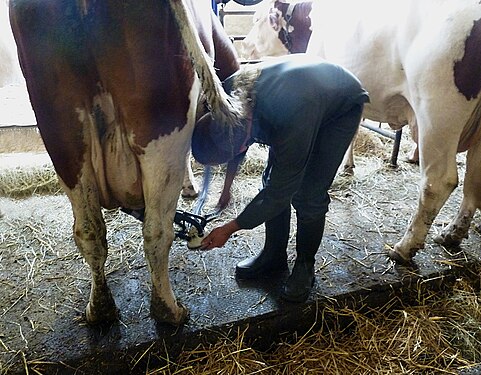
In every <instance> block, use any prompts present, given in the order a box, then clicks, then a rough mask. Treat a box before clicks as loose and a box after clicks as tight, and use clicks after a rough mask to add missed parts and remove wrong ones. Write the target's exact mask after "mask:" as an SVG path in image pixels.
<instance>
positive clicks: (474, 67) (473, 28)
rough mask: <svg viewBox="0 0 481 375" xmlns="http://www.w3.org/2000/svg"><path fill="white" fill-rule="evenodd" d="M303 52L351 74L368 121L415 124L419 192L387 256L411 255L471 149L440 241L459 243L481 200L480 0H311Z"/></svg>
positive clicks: (406, 258) (400, 258) (404, 258)
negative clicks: (460, 192)
mask: <svg viewBox="0 0 481 375" xmlns="http://www.w3.org/2000/svg"><path fill="white" fill-rule="evenodd" d="M311 20H312V35H311V39H310V42H309V46H308V49H307V52H308V53H312V54H316V55H321V56H323V57H325V58H326V59H328V60H330V61H333V62H336V63H338V64H341V65H343V66H344V67H346V68H347V69H349V70H351V71H352V72H353V73H354V74H356V75H357V76H358V77H359V79H360V80H361V82H362V83H363V85H364V86H365V88H366V89H367V90H368V91H369V94H370V97H371V103H370V104H368V105H366V107H365V116H366V117H367V118H369V119H372V120H375V121H381V122H387V123H389V124H390V125H391V126H392V127H394V128H398V127H401V126H403V125H405V124H406V123H408V122H409V123H411V124H415V125H417V128H418V143H419V159H420V169H421V181H420V185H421V192H420V197H419V204H418V208H417V210H416V213H415V215H414V217H413V219H412V221H411V223H410V225H409V227H408V229H407V231H406V233H405V234H404V237H403V238H402V240H401V241H400V242H398V243H397V244H396V245H395V246H394V249H393V250H392V251H390V253H389V255H390V256H391V258H393V259H395V260H397V261H404V262H406V261H410V260H411V259H412V257H413V256H414V255H415V254H416V252H417V250H418V249H420V248H423V247H424V242H425V239H426V235H427V233H428V231H429V228H430V226H431V224H432V222H433V220H434V219H435V217H436V216H437V214H438V212H439V210H440V209H441V207H442V206H443V205H444V203H445V201H446V199H447V198H448V197H449V195H450V194H451V192H452V191H453V190H454V188H455V187H456V186H457V184H458V174H457V167H456V153H457V152H459V151H464V150H468V153H467V168H466V175H465V183H464V199H463V202H462V205H461V208H460V210H459V212H458V215H457V217H456V218H455V219H454V220H453V221H452V223H451V224H450V225H449V226H448V227H447V228H446V229H445V230H444V231H443V232H442V234H441V236H439V238H437V241H438V242H440V243H443V244H445V245H453V244H459V243H460V242H461V240H462V239H463V238H465V237H467V233H468V229H469V225H470V222H471V220H472V217H473V215H474V213H475V211H476V209H477V208H481V173H480V172H481V171H480V167H481V143H480V142H479V138H480V136H481V133H480V118H481V100H480V99H481V98H480V90H481V3H480V1H479V0H364V1H358V0H339V1H336V2H327V1H318V2H314V3H313V7H312V12H311Z"/></svg>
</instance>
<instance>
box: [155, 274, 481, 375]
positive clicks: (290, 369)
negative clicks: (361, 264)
mask: <svg viewBox="0 0 481 375" xmlns="http://www.w3.org/2000/svg"><path fill="white" fill-rule="evenodd" d="M418 302H419V304H418V305H415V306H403V305H402V302H401V305H399V303H400V301H399V300H397V299H396V300H392V301H390V302H389V303H388V304H386V305H385V306H384V307H383V308H381V309H377V310H371V311H369V312H368V313H366V312H361V311H354V310H351V309H349V308H334V307H333V306H328V307H326V308H325V309H324V310H323V312H322V314H321V316H322V318H323V319H327V318H328V319H329V321H330V322H334V324H333V325H329V326H328V325H324V327H323V328H322V329H321V330H319V331H317V332H310V333H308V334H306V335H304V336H302V337H298V338H295V339H294V340H292V341H283V342H280V343H278V344H277V345H275V346H273V349H272V351H269V352H265V351H264V352H263V351H258V350H255V349H253V348H252V347H251V346H250V345H249V343H248V342H246V340H245V332H238V333H237V337H235V338H234V339H229V338H228V337H224V338H222V339H220V340H219V341H218V342H217V343H216V344H214V345H209V346H199V347H198V348H196V349H195V350H192V351H187V352H184V353H182V354H181V355H180V356H179V357H178V358H177V360H176V361H171V362H169V363H168V364H166V365H165V366H163V367H161V368H157V369H152V370H150V371H149V372H147V373H148V374H204V375H208V374H306V373H309V374H324V375H329V374H356V375H357V374H366V375H367V374H379V375H381V374H386V375H387V374H458V371H459V370H460V369H467V368H470V367H474V366H476V365H479V363H480V361H481V356H480V354H481V329H480V327H481V311H480V309H479V303H480V302H481V297H480V295H479V292H477V291H476V290H474V289H473V287H472V286H471V285H469V284H468V283H466V282H463V281H458V283H457V285H456V286H455V289H454V291H453V292H452V293H450V294H448V295H444V294H442V293H440V294H436V295H429V296H428V297H425V298H423V300H422V301H418ZM399 306H400V307H399ZM341 321H342V322H346V321H349V322H350V324H348V325H347V326H346V324H345V323H342V324H341V323H339V324H336V322H341Z"/></svg>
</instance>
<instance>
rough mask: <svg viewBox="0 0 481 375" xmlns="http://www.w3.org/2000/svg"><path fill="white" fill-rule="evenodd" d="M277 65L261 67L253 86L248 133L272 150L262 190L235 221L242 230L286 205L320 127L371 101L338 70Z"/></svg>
mask: <svg viewBox="0 0 481 375" xmlns="http://www.w3.org/2000/svg"><path fill="white" fill-rule="evenodd" d="M276 60H277V61H276V62H275V63H272V64H269V63H267V64H264V65H262V68H261V73H260V75H259V77H258V78H257V81H256V82H255V84H254V87H253V91H254V104H253V113H252V117H253V122H252V133H251V134H252V143H254V142H257V143H262V144H266V145H269V146H270V147H271V156H270V159H271V160H270V161H269V162H270V163H272V169H271V172H270V175H269V178H268V179H267V183H266V184H265V186H264V188H263V189H262V190H261V191H260V192H259V193H258V194H257V196H256V197H255V198H254V199H253V200H252V201H251V202H250V203H249V204H248V205H247V206H246V208H245V209H244V211H243V212H242V213H241V214H240V215H239V216H238V217H237V219H236V221H237V223H238V224H239V226H240V227H241V228H242V229H251V228H254V227H256V226H258V225H260V224H262V223H264V222H265V221H267V220H270V219H272V218H274V217H275V216H277V215H278V214H279V213H280V212H281V211H282V210H283V209H284V208H285V207H286V206H288V205H290V203H291V200H292V196H293V195H294V194H295V192H296V191H297V190H298V188H299V186H300V184H301V181H302V178H303V176H304V172H305V167H306V164H307V161H308V159H309V156H310V155H311V153H312V152H313V151H314V150H315V143H316V138H317V133H318V130H319V129H320V127H322V126H329V124H330V123H333V122H334V121H335V120H336V118H337V117H340V116H342V115H343V114H345V113H347V112H348V111H350V110H351V109H352V108H353V107H354V106H355V105H359V104H363V103H365V102H367V101H369V97H368V94H367V92H366V91H365V90H364V89H363V88H362V86H361V83H360V82H359V80H358V79H357V78H356V77H355V76H354V75H353V74H352V73H350V72H349V71H347V70H345V69H343V68H342V67H340V66H338V65H335V64H331V63H328V62H326V61H324V60H321V59H317V58H314V59H313V57H311V56H309V57H308V58H307V57H306V56H305V55H290V56H289V57H286V58H285V61H284V60H283V62H281V63H279V62H278V61H279V60H278V59H276ZM332 141H333V142H335V141H336V140H335V139H333V140H332Z"/></svg>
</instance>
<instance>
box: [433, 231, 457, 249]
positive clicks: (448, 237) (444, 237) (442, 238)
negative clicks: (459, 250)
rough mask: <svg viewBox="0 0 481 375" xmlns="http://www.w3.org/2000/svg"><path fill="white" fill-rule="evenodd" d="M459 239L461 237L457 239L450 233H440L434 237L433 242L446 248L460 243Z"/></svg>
mask: <svg viewBox="0 0 481 375" xmlns="http://www.w3.org/2000/svg"><path fill="white" fill-rule="evenodd" d="M461 241H462V239H459V238H457V237H455V236H453V235H452V234H444V233H441V234H440V235H438V236H435V237H434V242H436V243H438V244H440V245H442V246H444V247H448V248H451V247H457V246H459V245H461Z"/></svg>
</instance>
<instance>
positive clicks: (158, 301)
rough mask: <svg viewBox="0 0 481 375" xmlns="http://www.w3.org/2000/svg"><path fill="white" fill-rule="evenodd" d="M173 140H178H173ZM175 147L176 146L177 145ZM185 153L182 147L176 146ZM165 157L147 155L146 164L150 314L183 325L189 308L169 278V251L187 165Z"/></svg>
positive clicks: (160, 319)
mask: <svg viewBox="0 0 481 375" xmlns="http://www.w3.org/2000/svg"><path fill="white" fill-rule="evenodd" d="M172 143H174V142H173V141H172ZM173 148H174V149H175V147H173ZM176 150H177V151H176V153H177V154H178V153H182V147H178V148H177V149H176ZM176 153H174V152H170V155H171V157H170V158H171V160H166V158H165V157H162V156H160V159H159V158H158V155H157V157H151V158H150V159H149V158H148V157H145V160H150V161H149V164H146V162H145V161H144V162H143V163H142V173H143V180H144V199H145V206H146V207H145V219H144V225H143V236H144V252H145V256H146V260H147V265H148V268H149V271H150V275H151V280H152V295H151V304H150V313H151V315H152V317H153V318H154V319H156V320H157V321H158V322H163V323H169V324H173V325H180V324H182V323H184V322H185V320H186V319H187V317H188V312H187V309H186V308H185V307H184V306H183V305H182V304H181V303H180V302H178V301H177V300H176V298H175V295H174V293H173V291H172V286H171V284H170V279H169V252H170V248H171V245H172V242H173V240H174V227H173V222H174V215H175V210H176V206H177V200H178V198H179V191H180V187H181V184H182V178H183V173H184V166H185V163H183V161H182V160H180V162H178V161H176V160H172V155H173V156H174V157H175V156H176Z"/></svg>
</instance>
